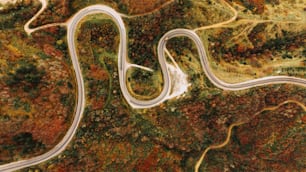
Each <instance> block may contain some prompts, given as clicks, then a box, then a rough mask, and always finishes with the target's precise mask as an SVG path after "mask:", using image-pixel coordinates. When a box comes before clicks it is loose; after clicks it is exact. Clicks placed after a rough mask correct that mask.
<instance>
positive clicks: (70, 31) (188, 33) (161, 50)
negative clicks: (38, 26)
mask: <svg viewBox="0 0 306 172" xmlns="http://www.w3.org/2000/svg"><path fill="white" fill-rule="evenodd" d="M40 1H41V2H46V1H44V0H40ZM45 6H46V5H45V4H43V7H42V9H44V8H45ZM40 13H42V10H40V11H39V12H38V13H37V14H36V15H35V16H36V17H37V16H38V15H39V14H40ZM96 13H103V14H106V15H108V16H109V17H111V18H112V20H113V21H114V22H115V23H116V25H117V27H118V28H119V32H120V44H119V51H118V71H119V80H120V88H121V90H122V94H123V96H124V98H125V99H126V101H127V102H128V103H129V104H130V105H131V107H132V108H150V107H154V106H156V105H159V104H160V103H162V102H164V101H165V100H166V99H167V98H168V96H169V93H170V90H171V88H170V87H171V80H170V74H169V71H168V69H167V64H166V60H165V59H166V58H165V49H166V44H167V40H169V39H171V38H174V37H180V36H184V37H188V38H190V39H191V40H193V42H194V43H195V44H196V46H197V49H198V53H199V56H200V60H201V65H202V67H203V70H204V72H205V74H206V75H207V77H208V78H209V80H210V81H211V82H212V83H213V84H214V85H215V86H216V87H219V88H221V89H225V90H242V89H247V88H251V87H255V86H260V85H266V84H275V83H292V84H298V85H301V86H304V87H305V85H306V80H305V79H301V78H295V77H288V76H270V77H264V78H259V79H255V80H250V81H246V82H242V83H236V84H229V83H225V82H223V81H221V80H220V79H218V78H217V77H216V76H215V75H214V74H213V72H212V71H211V69H210V67H209V62H208V58H207V55H206V51H205V49H204V46H203V43H202V41H201V39H200V38H199V36H198V35H197V34H196V33H195V32H194V31H192V30H187V29H175V30H172V31H169V32H167V33H166V34H165V35H164V36H163V37H162V38H161V39H160V41H159V44H158V52H157V53H158V60H159V64H160V66H161V70H162V73H163V79H164V87H163V90H162V92H161V93H160V95H159V96H158V97H156V98H154V99H152V100H147V101H143V100H138V99H135V98H134V97H133V96H131V94H130V93H129V91H128V89H127V87H126V73H127V70H128V69H129V68H130V67H132V66H133V65H132V64H130V63H128V61H127V33H126V29H125V26H124V23H123V20H122V18H121V16H120V14H119V13H117V12H116V11H115V10H113V9H112V8H110V7H108V6H104V5H92V6H88V7H86V8H84V9H82V10H80V11H79V12H78V13H76V14H75V15H74V16H73V17H72V18H71V19H70V20H69V21H68V22H67V25H66V26H67V39H68V48H69V53H70V56H71V60H72V64H73V68H74V70H75V75H76V80H77V87H78V88H77V91H78V94H77V105H76V110H75V116H74V119H73V122H72V125H71V127H70V128H69V130H68V131H67V133H66V135H65V136H64V138H63V139H62V140H61V141H60V142H59V143H58V144H57V145H56V146H55V147H54V148H52V149H51V150H50V151H48V152H46V153H44V154H42V155H40V156H37V157H34V158H30V159H26V160H21V161H16V162H12V163H8V164H4V165H0V171H1V172H7V171H15V170H18V169H21V168H25V167H29V166H32V165H36V164H39V163H41V162H44V161H46V160H49V159H51V158H53V157H55V156H57V155H58V154H60V153H61V152H62V151H63V150H64V149H65V148H66V147H67V145H68V144H69V143H70V141H71V140H72V138H73V136H74V134H75V133H76V130H77V128H78V125H79V123H80V121H81V119H82V114H83V111H84V106H85V87H84V82H83V76H82V72H81V69H80V65H79V62H78V58H77V51H76V46H75V31H76V29H77V25H78V23H79V22H80V21H81V20H82V19H83V18H84V17H86V16H87V15H90V14H96ZM32 20H33V19H31V20H30V21H29V22H28V23H27V24H26V26H25V27H26V28H28V25H29V23H31V21H32ZM31 31H32V30H28V32H29V33H30V32H31Z"/></svg>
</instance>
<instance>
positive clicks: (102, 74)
mask: <svg viewBox="0 0 306 172" xmlns="http://www.w3.org/2000/svg"><path fill="white" fill-rule="evenodd" d="M90 76H91V77H92V78H94V79H96V80H103V81H105V80H107V79H108V74H107V71H105V70H103V69H101V68H100V67H99V66H97V65H94V64H92V65H90Z"/></svg>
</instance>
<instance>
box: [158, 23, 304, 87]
mask: <svg viewBox="0 0 306 172" xmlns="http://www.w3.org/2000/svg"><path fill="white" fill-rule="evenodd" d="M175 37H188V38H190V39H191V40H192V41H193V42H194V43H195V45H196V47H197V49H198V54H199V56H200V61H201V65H202V68H203V70H204V72H205V74H206V76H207V77H208V79H209V80H210V81H211V82H212V83H213V84H214V85H215V86H216V87H218V88H221V89H223V90H231V91H237V90H243V89H248V88H252V87H256V86H262V85H267V84H282V83H291V84H296V85H300V86H304V87H305V86H306V80H305V79H302V78H296V77H290V76H268V77H263V78H258V79H254V80H249V81H245V82H240V83H234V84H232V83H226V82H224V81H222V80H220V79H219V78H218V77H216V76H215V75H214V73H213V72H212V70H211V68H210V66H209V61H208V58H207V55H206V50H205V48H204V44H203V42H202V40H201V39H200V37H199V36H198V35H197V34H196V33H195V31H192V30H188V29H174V30H171V31H169V32H167V33H166V34H165V35H164V36H163V37H162V38H161V42H160V45H159V46H158V54H159V55H160V54H161V53H162V52H163V51H164V49H165V48H166V44H167V40H170V39H171V38H175Z"/></svg>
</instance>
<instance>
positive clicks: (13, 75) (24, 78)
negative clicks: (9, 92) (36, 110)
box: [5, 61, 45, 91]
mask: <svg viewBox="0 0 306 172" xmlns="http://www.w3.org/2000/svg"><path fill="white" fill-rule="evenodd" d="M44 75H45V72H44V70H40V69H38V68H37V66H36V65H35V64H34V63H33V62H29V61H20V62H19V64H18V65H17V67H15V68H13V72H9V73H8V76H7V78H6V80H5V82H6V84H7V85H8V86H10V87H20V86H23V90H24V91H31V90H33V89H35V88H36V87H37V86H38V85H39V84H40V83H41V79H42V77H43V76H44Z"/></svg>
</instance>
